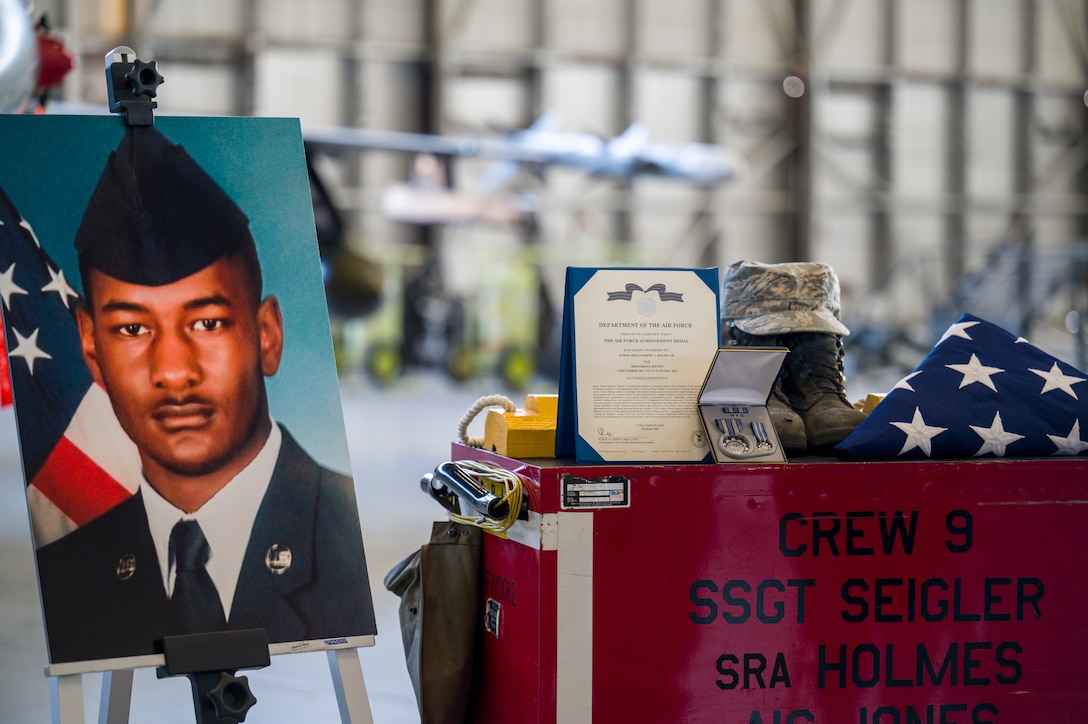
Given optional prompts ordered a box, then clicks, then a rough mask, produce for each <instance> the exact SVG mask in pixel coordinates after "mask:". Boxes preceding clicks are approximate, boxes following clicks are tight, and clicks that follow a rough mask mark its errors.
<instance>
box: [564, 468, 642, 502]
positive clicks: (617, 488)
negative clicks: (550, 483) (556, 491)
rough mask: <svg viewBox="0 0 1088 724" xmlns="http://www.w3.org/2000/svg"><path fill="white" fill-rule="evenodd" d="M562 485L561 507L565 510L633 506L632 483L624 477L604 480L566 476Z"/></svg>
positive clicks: (617, 476)
mask: <svg viewBox="0 0 1088 724" xmlns="http://www.w3.org/2000/svg"><path fill="white" fill-rule="evenodd" d="M560 485H561V493H562V495H561V497H560V507H561V508H563V509H564V510H581V509H586V508H629V507H630V506H631V481H630V479H629V478H627V477H625V476H623V475H609V476H606V477H603V478H583V477H579V476H577V475H564V476H563V478H562V480H561V481H560Z"/></svg>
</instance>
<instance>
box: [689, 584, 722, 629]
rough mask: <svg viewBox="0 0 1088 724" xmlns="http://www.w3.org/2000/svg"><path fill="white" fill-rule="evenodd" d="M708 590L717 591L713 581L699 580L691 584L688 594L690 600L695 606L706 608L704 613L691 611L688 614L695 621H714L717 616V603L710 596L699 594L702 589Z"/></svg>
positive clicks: (703, 622)
mask: <svg viewBox="0 0 1088 724" xmlns="http://www.w3.org/2000/svg"><path fill="white" fill-rule="evenodd" d="M704 590H706V591H709V592H710V593H717V592H718V587H717V586H715V585H714V581H707V580H705V579H704V580H699V581H696V582H695V583H693V584H691V588H690V589H689V592H688V595H689V597H690V598H691V602H692V603H694V604H695V605H696V606H699V607H701V608H705V609H706V613H705V614H700V613H697V612H695V611H692V612H691V613H689V614H688V616H690V617H691V620H692V621H694V622H695V623H702V624H707V623H714V621H716V620H717V618H718V604H717V603H716V602H715V601H714V600H713V599H711V598H704V597H703V596H702V595H700V594H701V592H702V591H704Z"/></svg>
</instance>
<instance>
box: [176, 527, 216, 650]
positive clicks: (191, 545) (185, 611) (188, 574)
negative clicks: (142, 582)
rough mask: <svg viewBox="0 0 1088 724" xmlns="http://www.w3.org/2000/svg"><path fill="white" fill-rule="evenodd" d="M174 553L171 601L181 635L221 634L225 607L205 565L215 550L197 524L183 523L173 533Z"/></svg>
mask: <svg viewBox="0 0 1088 724" xmlns="http://www.w3.org/2000/svg"><path fill="white" fill-rule="evenodd" d="M170 545H171V546H172V547H173V549H174V570H175V572H176V577H175V578H174V595H173V597H172V598H171V599H170V601H171V605H172V606H173V609H174V615H175V617H176V619H177V622H178V625H179V626H180V628H181V633H204V632H208V631H221V630H222V629H223V628H225V627H226V625H227V621H226V618H225V617H224V616H223V604H222V602H221V601H220V600H219V592H218V591H216V590H215V584H214V583H212V579H211V576H209V575H208V570H207V569H206V568H205V567H204V565H205V564H206V563H207V562H208V556H209V554H210V553H211V549H210V548H209V547H208V541H207V539H206V538H205V537H204V531H202V530H200V524H199V523H197V522H196V521H195V520H181V521H178V523H177V525H175V526H174V530H173V531H172V532H171V533H170Z"/></svg>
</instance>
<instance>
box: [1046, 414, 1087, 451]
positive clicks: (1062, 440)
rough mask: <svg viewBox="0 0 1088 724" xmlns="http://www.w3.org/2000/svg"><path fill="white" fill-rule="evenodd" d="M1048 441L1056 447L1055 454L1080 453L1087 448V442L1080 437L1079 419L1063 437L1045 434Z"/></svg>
mask: <svg viewBox="0 0 1088 724" xmlns="http://www.w3.org/2000/svg"><path fill="white" fill-rule="evenodd" d="M1047 437H1048V438H1050V442H1052V443H1054V445H1055V446H1056V447H1057V448H1058V449H1057V451H1056V452H1055V453H1054V454H1055V455H1080V454H1081V453H1082V452H1084V451H1085V450H1088V442H1085V441H1084V440H1081V439H1080V420H1077V421H1076V422H1074V423H1073V429H1072V430H1070V431H1069V434H1068V435H1066V436H1065V437H1059V436H1058V435H1047Z"/></svg>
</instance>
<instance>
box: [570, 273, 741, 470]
mask: <svg viewBox="0 0 1088 724" xmlns="http://www.w3.org/2000/svg"><path fill="white" fill-rule="evenodd" d="M602 271H607V272H622V271H631V272H637V273H638V275H639V276H640V277H645V276H646V272H653V271H664V272H677V271H690V272H692V273H693V274H694V275H695V276H696V277H697V278H698V280H700V281H702V282H703V283H704V284H705V285H706V286H707V288H708V289H709V290H710V291H711V292H712V294H713V300H714V316H715V320H717V321H716V324H715V325H714V338H713V339H711V340H708V341H707V344H708V345H710V346H712V347H713V348H714V349H717V347H718V345H719V344H720V340H721V321H720V318H719V317H718V309H719V306H718V292H719V286H718V269H717V267H708V268H705V269H677V268H668V267H637V268H633V267H632V268H628V267H567V275H566V287H565V290H564V295H563V333H562V335H563V336H562V341H561V348H560V358H559V412H558V419H557V420H556V434H555V456H556V457H557V458H568V459H569V458H574V460H575V462H577V463H578V464H598V463H605V462H615V461H606V460H605V459H604V458H603V457H602V456H601V454H600V452H598V450H597V449H596V448H594V446H593V445H592V444H590V442H589V441H587V440H586V439H585V437H583V436H582V435H580V434H579V429H578V387H577V380H578V377H577V374H576V370H577V364H578V351H577V350H576V349H575V315H574V296H575V295H576V294H577V293H578V292H579V291H580V290H581V289H582V287H584V286H585V285H586V284H587V283H588V282H589V281H590V280H591V279H592V278H593V277H594V275H596V274H597V273H598V272H602ZM664 287H665V285H663V284H642V285H638V284H621V285H619V286H618V287H617V290H616V292H615V294H617V295H619V297H618V298H623V299H631V298H632V297H633V296H634V295H639V296H648V297H650V299H651V300H657V301H660V302H661V303H663V304H666V303H668V301H669V300H670V294H671V295H673V297H676V296H677V295H676V294H675V293H674V292H672V291H670V290H667V289H665V288H664ZM628 294H630V295H632V297H628V296H627V295H628ZM609 296H610V298H612V293H610V294H609ZM677 301H679V300H677ZM632 303H637V302H632ZM707 362H708V364H709V362H710V358H709V357H708V359H707ZM701 374H704V375H705V370H703V372H702V373H701ZM702 381H703V378H702V377H700V378H699V379H697V380H692V383H693V384H700V383H701V382H702ZM704 460H705V461H706V462H713V459H712V458H711V455H710V452H709V449H708V451H707V454H706V457H705V458H704ZM628 462H639V461H637V460H630V461H628Z"/></svg>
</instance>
